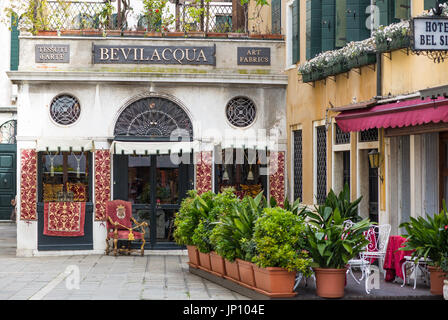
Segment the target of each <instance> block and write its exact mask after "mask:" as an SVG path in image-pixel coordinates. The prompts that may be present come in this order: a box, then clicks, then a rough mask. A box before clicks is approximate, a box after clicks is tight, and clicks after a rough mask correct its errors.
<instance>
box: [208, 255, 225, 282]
mask: <svg viewBox="0 0 448 320" xmlns="http://www.w3.org/2000/svg"><path fill="white" fill-rule="evenodd" d="M210 263H211V269H212V271H213V272H216V273H217V274H218V275H220V276H221V277H222V276H224V275H225V274H226V269H225V265H224V258H223V257H221V256H220V255H219V254H217V253H216V252H214V251H212V252H210Z"/></svg>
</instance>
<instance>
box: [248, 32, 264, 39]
mask: <svg viewBox="0 0 448 320" xmlns="http://www.w3.org/2000/svg"><path fill="white" fill-rule="evenodd" d="M249 38H252V39H263V35H262V34H258V33H251V34H249Z"/></svg>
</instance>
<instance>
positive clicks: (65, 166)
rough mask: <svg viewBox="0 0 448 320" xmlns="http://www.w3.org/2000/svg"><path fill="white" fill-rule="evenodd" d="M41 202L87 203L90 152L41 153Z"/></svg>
mask: <svg viewBox="0 0 448 320" xmlns="http://www.w3.org/2000/svg"><path fill="white" fill-rule="evenodd" d="M40 159H41V166H42V191H43V192H42V200H43V202H59V201H68V202H71V201H73V202H89V201H90V195H89V181H90V177H89V166H90V152H42V154H41V157H40Z"/></svg>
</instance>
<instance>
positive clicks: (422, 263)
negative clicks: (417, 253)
mask: <svg viewBox="0 0 448 320" xmlns="http://www.w3.org/2000/svg"><path fill="white" fill-rule="evenodd" d="M404 258H405V259H406V261H405V262H403V264H402V266H401V271H402V273H403V284H402V285H401V287H402V288H403V287H404V285H405V284H406V279H407V280H408V284H409V277H408V276H407V272H408V271H409V273H410V274H412V275H413V278H414V290H415V287H416V285H417V270H419V269H420V271H421V272H422V273H423V275H424V282H425V283H429V279H428V278H429V277H428V275H429V270H428V263H429V262H430V261H431V260H429V259H427V260H425V259H424V258H420V259H417V260H416V261H414V259H412V257H411V256H405V257H404Z"/></svg>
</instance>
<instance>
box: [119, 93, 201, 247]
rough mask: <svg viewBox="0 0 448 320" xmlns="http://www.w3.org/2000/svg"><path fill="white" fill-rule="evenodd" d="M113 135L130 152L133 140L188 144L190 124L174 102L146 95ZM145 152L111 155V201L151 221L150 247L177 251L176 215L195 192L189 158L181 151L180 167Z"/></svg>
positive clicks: (126, 111) (167, 158)
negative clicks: (126, 205) (129, 204)
mask: <svg viewBox="0 0 448 320" xmlns="http://www.w3.org/2000/svg"><path fill="white" fill-rule="evenodd" d="M114 136H115V141H116V142H120V143H128V144H129V145H130V146H131V147H130V148H129V150H133V148H132V144H133V143H135V142H137V143H141V142H150V143H154V142H156V144H157V145H160V146H163V145H166V144H168V143H170V144H171V143H177V142H173V141H186V140H187V141H191V140H193V126H192V122H191V120H190V117H189V116H188V114H187V113H186V112H185V110H184V109H183V108H181V107H180V106H179V105H178V104H177V103H175V102H174V101H172V100H170V99H167V98H164V97H146V98H142V99H139V100H137V101H134V102H132V103H131V104H129V105H128V106H127V107H126V108H124V110H123V111H122V112H121V113H120V115H119V116H118V118H117V121H116V124H115V127H114ZM161 149H163V148H161ZM145 151H146V152H145V153H144V154H141V153H140V154H136V153H135V151H134V152H132V151H131V152H126V153H125V152H123V151H122V152H121V153H118V154H114V158H113V197H114V199H123V200H128V201H131V202H132V203H133V214H134V217H135V218H136V219H137V220H139V221H141V220H145V221H147V222H148V223H149V225H150V232H149V234H148V235H147V237H148V238H147V240H148V242H147V243H148V247H149V248H153V249H171V248H173V249H174V248H178V247H177V246H176V244H175V243H174V238H173V231H174V214H175V213H176V212H177V210H178V209H179V206H180V203H181V201H182V199H184V198H185V196H186V194H187V191H188V190H189V189H192V188H193V179H194V178H193V174H194V169H193V164H192V154H191V152H190V153H188V154H186V153H184V154H183V156H182V159H184V162H185V163H180V164H179V163H175V162H173V161H172V158H171V154H163V153H159V151H157V152H154V150H145ZM185 159H188V160H187V161H185Z"/></svg>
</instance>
